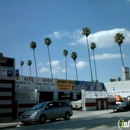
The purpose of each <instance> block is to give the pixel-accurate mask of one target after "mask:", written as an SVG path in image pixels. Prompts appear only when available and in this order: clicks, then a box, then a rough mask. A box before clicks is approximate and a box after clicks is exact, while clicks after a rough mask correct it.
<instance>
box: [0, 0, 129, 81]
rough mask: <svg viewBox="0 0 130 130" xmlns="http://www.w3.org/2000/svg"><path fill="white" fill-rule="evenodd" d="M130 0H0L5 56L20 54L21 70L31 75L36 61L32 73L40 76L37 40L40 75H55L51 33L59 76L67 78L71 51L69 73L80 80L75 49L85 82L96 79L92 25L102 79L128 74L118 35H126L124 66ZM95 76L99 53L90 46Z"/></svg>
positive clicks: (126, 53)
mask: <svg viewBox="0 0 130 130" xmlns="http://www.w3.org/2000/svg"><path fill="white" fill-rule="evenodd" d="M129 12H130V0H0V52H2V53H3V55H4V56H5V57H12V58H15V68H16V69H19V70H20V74H21V66H20V64H19V63H20V61H21V60H22V61H24V65H23V67H22V75H23V76H29V75H30V73H29V66H28V65H27V61H28V60H31V61H32V65H31V70H32V76H36V72H35V64H34V56H33V50H32V49H31V48H30V43H31V42H32V41H35V42H36V44H37V48H36V49H35V55H36V62H37V71H38V77H46V78H51V73H50V66H49V57H48V51H47V46H46V45H45V43H44V39H45V38H46V37H49V38H51V40H52V43H51V45H50V46H49V49H50V57H51V65H52V72H53V78H58V79H66V72H65V57H64V55H63V50H64V49H66V50H68V56H67V77H68V79H70V80H76V71H75V66H74V61H73V59H72V58H71V53H72V52H76V53H77V56H78V57H77V59H76V66H77V72H78V79H79V80H80V81H91V75H90V64H89V58H88V51H87V42H86V37H85V36H84V35H82V29H83V28H85V27H88V28H90V30H91V34H90V35H89V36H88V42H89V45H90V44H91V42H95V43H96V49H95V59H96V68H97V79H98V81H99V82H109V81H110V79H111V78H114V79H117V78H118V77H121V78H123V76H122V63H121V56H120V50H119V46H118V44H116V43H115V40H114V36H115V35H116V34H117V33H123V35H124V36H125V40H124V41H123V44H122V46H121V47H122V54H123V60H124V65H125V66H126V67H130V58H129V56H130V50H129V49H130V16H129ZM90 56H91V65H92V74H93V79H94V80H95V79H96V78H95V69H94V60H93V52H92V50H91V49H90Z"/></svg>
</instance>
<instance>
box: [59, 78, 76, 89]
mask: <svg viewBox="0 0 130 130" xmlns="http://www.w3.org/2000/svg"><path fill="white" fill-rule="evenodd" d="M73 88H74V81H73V80H61V79H57V90H73Z"/></svg>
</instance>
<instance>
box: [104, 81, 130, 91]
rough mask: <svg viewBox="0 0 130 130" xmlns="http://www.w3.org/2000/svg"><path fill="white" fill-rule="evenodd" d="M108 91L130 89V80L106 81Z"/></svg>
mask: <svg viewBox="0 0 130 130" xmlns="http://www.w3.org/2000/svg"><path fill="white" fill-rule="evenodd" d="M104 85H105V88H106V90H107V91H118V90H122V91H123V90H126V91H127V90H129V91H130V81H116V82H107V83H104Z"/></svg>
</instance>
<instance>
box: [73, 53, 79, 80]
mask: <svg viewBox="0 0 130 130" xmlns="http://www.w3.org/2000/svg"><path fill="white" fill-rule="evenodd" d="M71 58H72V59H73V60H74V63H75V70H76V77H77V81H78V73H77V67H76V59H77V53H76V52H72V54H71Z"/></svg>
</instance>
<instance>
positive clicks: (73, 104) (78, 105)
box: [71, 100, 82, 110]
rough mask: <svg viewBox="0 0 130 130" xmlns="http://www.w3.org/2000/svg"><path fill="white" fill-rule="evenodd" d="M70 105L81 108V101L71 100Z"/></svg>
mask: <svg viewBox="0 0 130 130" xmlns="http://www.w3.org/2000/svg"><path fill="white" fill-rule="evenodd" d="M71 105H72V108H73V109H77V110H78V109H81V108H82V101H81V100H78V101H71Z"/></svg>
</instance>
